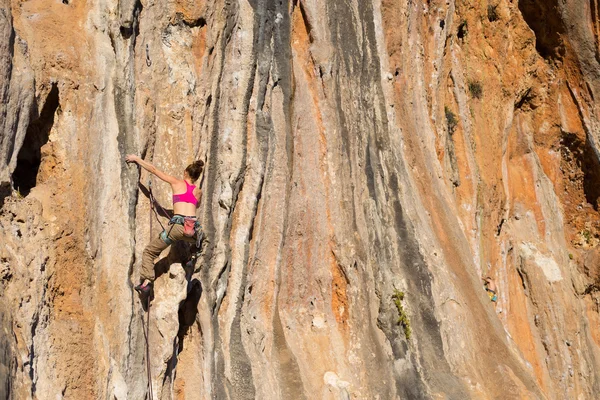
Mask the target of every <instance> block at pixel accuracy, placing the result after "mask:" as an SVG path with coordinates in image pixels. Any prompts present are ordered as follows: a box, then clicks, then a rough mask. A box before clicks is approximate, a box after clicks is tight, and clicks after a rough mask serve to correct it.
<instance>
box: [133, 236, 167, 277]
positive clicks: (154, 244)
mask: <svg viewBox="0 0 600 400" xmlns="http://www.w3.org/2000/svg"><path fill="white" fill-rule="evenodd" d="M169 236H171V235H169ZM169 244H170V243H165V241H164V240H163V239H161V235H158V236H156V237H155V238H154V239H152V240H151V241H150V243H149V244H148V246H146V248H145V249H144V253H143V254H142V269H141V271H140V278H141V279H143V280H148V281H150V282H152V281H154V277H155V274H154V260H156V258H157V257H158V256H159V255H160V253H161V252H162V251H163V250H164V249H166V248H167V247H169Z"/></svg>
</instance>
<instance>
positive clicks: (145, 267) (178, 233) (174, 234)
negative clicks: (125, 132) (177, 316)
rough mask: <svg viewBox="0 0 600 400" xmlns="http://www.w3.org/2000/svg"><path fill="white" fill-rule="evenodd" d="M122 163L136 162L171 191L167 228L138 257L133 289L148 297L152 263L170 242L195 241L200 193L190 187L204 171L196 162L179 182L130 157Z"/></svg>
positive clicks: (152, 271) (152, 275)
mask: <svg viewBox="0 0 600 400" xmlns="http://www.w3.org/2000/svg"><path fill="white" fill-rule="evenodd" d="M125 161H127V162H128V163H136V164H138V165H139V166H141V167H142V168H144V169H145V170H146V171H148V172H150V173H151V174H153V175H155V176H156V177H158V178H159V179H161V180H163V181H165V182H167V183H169V184H170V185H171V189H172V191H173V217H172V218H171V220H170V221H169V227H167V229H165V230H163V231H162V232H161V233H160V235H158V236H157V237H155V238H154V239H152V240H151V241H150V243H149V244H148V246H146V248H145V249H144V253H143V255H142V268H141V271H140V280H139V282H140V283H139V284H138V285H137V286H136V287H135V290H136V291H137V292H138V293H140V294H143V295H148V294H149V293H150V292H151V291H152V285H153V282H154V278H155V273H154V260H156V258H157V257H158V256H159V255H160V253H161V252H162V251H163V250H164V249H166V248H167V247H169V246H170V245H171V244H172V243H174V242H176V241H178V240H184V241H186V242H196V240H197V238H198V235H199V234H200V232H199V231H200V225H199V223H198V219H197V217H196V208H198V207H199V205H200V200H201V198H202V192H201V191H200V188H199V187H198V186H195V185H194V182H196V181H197V180H198V178H199V177H200V174H201V173H202V170H203V169H204V162H203V161H202V160H198V161H194V162H193V163H191V164H190V165H188V166H187V168H186V169H185V170H184V171H183V178H182V179H179V178H175V177H173V176H170V175H167V174H165V173H164V172H162V171H160V170H159V169H158V168H156V167H155V166H154V165H152V164H150V163H149V162H146V161H144V160H142V159H141V158H140V157H138V156H136V155H134V154H129V155H127V156H126V157H125Z"/></svg>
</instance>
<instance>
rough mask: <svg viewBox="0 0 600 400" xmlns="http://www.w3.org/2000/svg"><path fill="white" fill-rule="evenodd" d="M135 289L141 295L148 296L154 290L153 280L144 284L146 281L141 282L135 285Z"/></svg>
mask: <svg viewBox="0 0 600 400" xmlns="http://www.w3.org/2000/svg"><path fill="white" fill-rule="evenodd" d="M134 289H135V291H136V292H138V293H139V294H141V295H144V296H147V295H149V294H150V293H151V292H152V282H149V283H147V284H145V285H144V282H141V283H140V284H139V285H137V286H136V287H134Z"/></svg>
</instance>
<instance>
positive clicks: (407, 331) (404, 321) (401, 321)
mask: <svg viewBox="0 0 600 400" xmlns="http://www.w3.org/2000/svg"><path fill="white" fill-rule="evenodd" d="M392 299H393V300H394V304H395V305H396V308H397V309H398V322H397V324H398V325H402V329H404V336H405V337H406V340H410V336H411V335H412V329H411V328H410V321H409V319H408V315H406V311H404V306H402V301H404V292H401V291H399V290H398V289H394V294H393V295H392Z"/></svg>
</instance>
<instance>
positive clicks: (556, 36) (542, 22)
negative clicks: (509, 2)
mask: <svg viewBox="0 0 600 400" xmlns="http://www.w3.org/2000/svg"><path fill="white" fill-rule="evenodd" d="M519 10H520V11H521V14H522V15H523V19H524V20H525V22H527V25H529V27H530V28H531V30H532V31H533V32H534V33H535V48H536V50H537V51H538V53H539V54H540V55H541V56H542V57H544V58H545V59H560V58H562V57H563V56H564V53H565V46H564V43H563V40H562V38H561V35H562V34H563V33H564V32H565V27H564V23H563V21H562V17H561V15H560V11H559V9H558V0H519Z"/></svg>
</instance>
